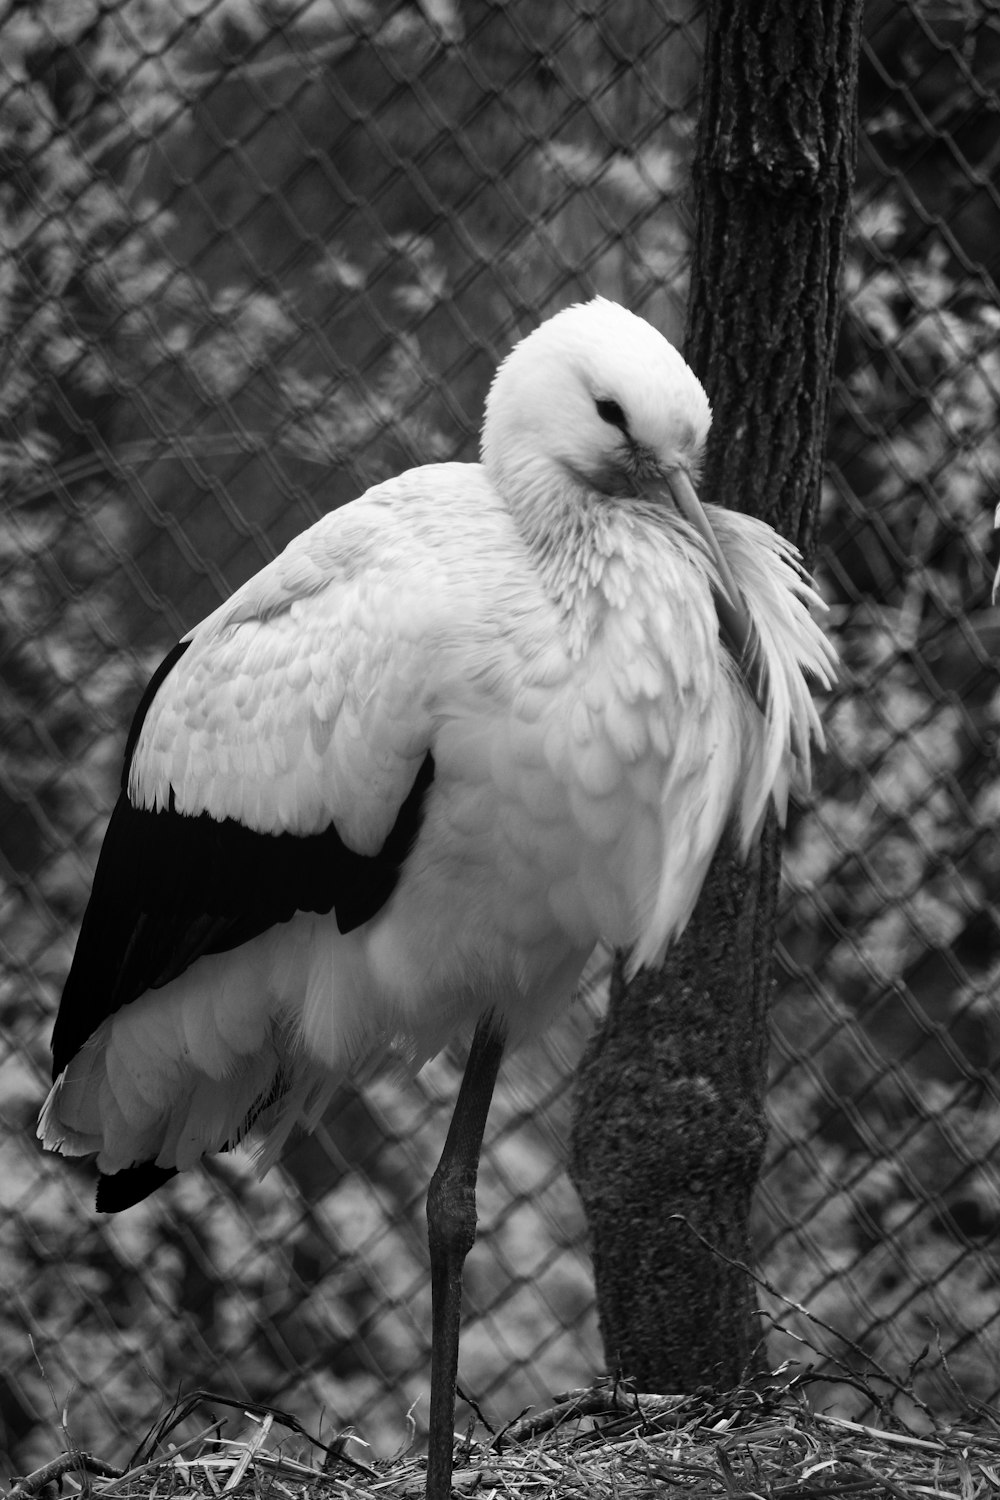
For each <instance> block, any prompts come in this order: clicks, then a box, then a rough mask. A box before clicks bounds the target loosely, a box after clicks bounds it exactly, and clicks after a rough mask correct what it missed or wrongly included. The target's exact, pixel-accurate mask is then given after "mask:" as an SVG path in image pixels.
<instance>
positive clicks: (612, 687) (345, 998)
mask: <svg viewBox="0 0 1000 1500" xmlns="http://www.w3.org/2000/svg"><path fill="white" fill-rule="evenodd" d="M709 421H710V410H709V404H708V400H707V398H706V396H705V392H704V390H703V389H702V387H701V385H700V384H699V382H698V380H697V379H696V378H695V376H694V374H693V373H692V372H691V370H690V369H689V368H688V366H687V365H686V364H685V363H684V360H683V359H682V358H681V356H680V354H678V352H677V351H676V350H675V349H674V348H673V347H672V346H671V345H670V344H668V343H667V342H666V340H665V339H663V338H662V337H661V336H660V334H659V333H657V332H656V331H655V330H654V329H653V328H652V327H651V326H650V325H649V324H648V323H646V322H644V321H643V320H642V319H640V318H638V317H635V316H634V315H633V314H631V313H629V312H626V311H625V310H624V309H623V308H621V307H619V306H617V305H616V304H614V303H612V302H608V301H604V300H602V299H600V298H598V299H596V300H595V301H592V302H589V303H587V304H585V305H582V306H576V307H571V308H568V309H566V310H565V311H563V312H561V313H558V314H557V315H556V316H555V317H553V318H551V319H549V321H548V322H546V323H543V324H542V325H541V327H539V328H538V329H536V330H535V332H533V333H532V334H530V335H529V336H528V337H527V338H526V339H524V340H523V341H522V342H521V343H520V344H518V345H517V347H516V348H515V349H514V350H513V352H512V353H511V354H510V355H509V356H508V358H507V359H506V360H505V361H504V363H503V364H502V365H501V367H500V369H499V371H498V372H497V375H496V378H495V380H494V383H493V387H492V390H491V391H490V395H489V399H488V401H487V405H486V414H485V420H484V425H483V432H482V461H481V463H479V464H457V463H448V464H432V465H427V466H426V467H423V468H418V469H411V470H410V471H408V472H407V473H405V474H401V475H400V476H399V477H398V478H396V479H391V480H388V481H387V482H386V483H384V484H380V485H377V486H375V487H374V488H373V489H370V490H369V491H368V492H367V493H366V494H365V495H363V496H362V497H361V498H360V499H359V500H357V501H355V502H354V503H353V504H351V505H348V506H346V507H344V508H343V509H340V510H338V511H336V512H334V513H333V514H331V515H328V516H325V517H324V518H323V520H321V521H319V522H317V524H316V525H315V526H312V527H311V528H310V529H309V530H308V531H306V532H304V533H303V534H302V535H301V536H299V537H298V538H297V539H296V540H295V541H293V542H292V543H291V545H290V546H289V547H288V548H287V549H286V550H285V552H283V553H282V554H281V556H280V557H278V558H276V559H275V560H274V561H273V562H272V563H270V564H269V565H268V566H267V567H265V568H264V569H262V571H261V572H260V573H258V574H257V575H256V577H254V578H251V579H250V581H249V582H248V583H246V584H244V585H243V587H242V588H240V589H238V590H237V591H236V593H235V594H233V596H232V598H230V599H229V600H228V602H227V603H225V604H223V605H222V606H221V607H220V608H219V609H217V610H216V611H215V612H214V613H213V614H211V615H209V617H208V618H207V619H206V620H204V621H202V623H201V624H200V625H197V626H196V627H195V628H194V629H193V630H191V631H190V632H189V633H188V634H187V635H186V636H185V637H184V639H183V640H182V641H181V642H180V643H179V645H177V646H176V647H175V648H174V649H173V651H171V653H170V654H169V656H168V657H167V658H166V660H165V661H164V662H163V664H162V666H161V667H160V668H159V670H158V671H157V672H156V674H155V676H154V677H153V679H152V681H151V682H150V684H149V686H148V688H147V689H146V692H145V694H144V695H143V698H142V701H141V703H140V704H139V708H138V711H137V713H136V716H135V719H134V721H133V723H132V728H131V731H130V733H129V735H128V741H127V745H126V749H125V766H124V773H123V777H122V791H121V796H120V797H119V800H118V804H117V806H116V808H115V810H114V813H113V814H112V817H111V822H110V824H109V827H108V831H107V835H106V838H105V841H104V846H103V849H102V851H101V856H100V860H99V862H98V866H97V873H96V875H95V878H94V888H93V893H92V895H91V899H90V903H89V905H88V907H87V911H86V915H85V917H84V920H83V927H82V930H81V933H80V938H79V942H78V945H77V949H76V955H75V958H74V961H73V966H72V969H71V971H70V974H69V978H68V979H67V982H66V988H65V992H64V994H63V998H62V1004H61V1007H60V1010H59V1015H58V1018H57V1020H56V1025H55V1032H54V1035H53V1043H52V1045H53V1052H54V1078H55V1083H54V1085H53V1087H52V1090H51V1093H50V1094H49V1096H48V1099H47V1100H46V1103H45V1106H44V1108H43V1110H42V1115H41V1121H40V1125H39V1133H40V1136H41V1138H42V1140H43V1141H44V1143H45V1145H46V1146H48V1147H50V1148H52V1149H54V1150H57V1151H62V1152H64V1153H65V1154H67V1155H71V1156H76V1155H95V1156H96V1158H97V1167H98V1169H99V1172H100V1174H101V1176H100V1185H99V1187H98V1193H97V1206H98V1208H99V1209H102V1210H108V1211H111V1210H115V1209H121V1208H126V1207H128V1206H129V1205H130V1204H132V1203H135V1202H137V1201H139V1200H140V1199H142V1198H144V1197H145V1196H146V1195H147V1194H148V1193H150V1192H152V1191H153V1189H154V1188H156V1187H158V1186H159V1185H160V1184H161V1183H162V1182H164V1181H165V1180H166V1179H167V1178H169V1177H170V1176H172V1174H173V1173H175V1172H178V1171H183V1170H184V1169H185V1168H187V1167H191V1166H193V1165H194V1164H195V1163H196V1162H197V1161H198V1160H199V1159H200V1158H201V1157H202V1156H204V1155H206V1154H207V1153H210V1152H214V1151H220V1150H224V1149H226V1148H228V1147H230V1146H232V1145H234V1144H235V1143H237V1142H239V1141H242V1140H245V1139H247V1138H250V1139H252V1140H254V1141H256V1142H257V1143H258V1147H259V1152H260V1155H259V1165H260V1169H261V1171H264V1170H266V1169H267V1167H269V1166H270V1165H271V1163H272V1162H273V1161H274V1160H275V1159H276V1157H277V1156H278V1154H279V1152H280V1149H281V1147H282V1145H283V1143H284V1142H285V1140H286V1138H287V1136H288V1134H289V1132H290V1130H291V1129H292V1128H293V1126H296V1125H302V1126H304V1127H305V1128H306V1129H309V1128H310V1126H312V1125H314V1124H315V1123H316V1122H317V1121H318V1120H319V1118H320V1116H321V1115H322V1113H323V1110H324V1107H325V1105H326V1103H327V1101H328V1100H329V1098H330V1095H331V1092H332V1090H333V1087H334V1085H335V1083H336V1081H337V1080H338V1079H340V1078H342V1077H343V1075H344V1074H345V1073H347V1072H349V1071H350V1070H352V1069H354V1068H356V1067H358V1066H359V1065H361V1064H366V1065H370V1063H371V1061H372V1059H373V1058H379V1057H382V1056H386V1055H388V1054H392V1056H393V1057H394V1058H396V1059H399V1058H403V1059H405V1061H406V1062H407V1063H408V1064H409V1065H410V1066H411V1067H413V1068H417V1067H419V1066H420V1064H422V1063H423V1062H424V1061H425V1060H426V1059H427V1058H429V1057H431V1056H432V1055H433V1054H435V1053H436V1052H438V1051H439V1050H440V1048H441V1047H442V1046H443V1045H444V1044H445V1043H446V1042H447V1041H449V1039H451V1038H452V1037H453V1036H455V1034H456V1033H457V1032H459V1031H461V1030H463V1029H465V1028H468V1029H470V1030H471V1029H473V1028H474V1032H475V1034H474V1037H473V1040H472V1047H471V1053H470V1057H469V1062H468V1065H467V1067H466V1071H465V1075H464V1078H463V1081H462V1087H461V1090H460V1093H459V1096H458V1101H457V1104H456V1107H455V1114H454V1117H453V1119H452V1124H451V1128H450V1130H449V1133H448V1139H447V1142H446V1144H445V1147H444V1151H443V1154H442V1157H441V1161H440V1163H439V1165H438V1168H437V1170H436V1172H435V1174H434V1177H433V1179H432V1182H431V1187H430V1192H429V1194H428V1201H427V1216H428V1226H429V1239H430V1250H431V1266H432V1281H433V1356H432V1367H431V1418H430V1449H429V1462H428V1478H427V1490H428V1495H429V1496H430V1500H446V1497H447V1495H448V1493H449V1489H450V1474H451V1462H452V1429H453V1423H454V1400H455V1379H456V1372H457V1360H458V1329H459V1318H460V1304H461V1279H462V1268H463V1265H464V1261H465V1256H466V1254H467V1252H468V1250H469V1249H470V1247H471V1245H472V1242H473V1239H474V1236H475V1223H476V1211H475V1180H476V1171H477V1167H478V1161H479V1153H480V1148H481V1144H482V1136H483V1129H484V1125H485V1121H486V1114H487V1110H488V1108H489V1103H490V1098H491V1096H492V1092H493V1086H494V1082H495V1079H496V1074H497V1069H498V1067H499V1064H500V1059H501V1055H502V1053H503V1051H504V1049H505V1047H507V1046H516V1045H518V1044H519V1043H521V1042H523V1041H525V1040H526V1039H527V1038H530V1037H533V1036H535V1035H537V1034H538V1033H539V1032H540V1031H541V1030H542V1029H543V1028H544V1027H545V1026H546V1025H547V1024H548V1023H549V1022H550V1021H551V1020H552V1019H553V1017H554V1016H556V1015H557V1014H558V1013H559V1012H560V1010H562V1009H563V1007H565V1006H566V1005H568V1003H569V1001H570V998H571V996H572V994H573V990H574V986H575V985H576V983H577V980H578V979H579V977H580V974H581V971H582V970H583V968H584V965H585V963H586V961H587V958H588V956H589V955H590V953H591V951H592V950H593V948H594V946H595V943H596V942H597V941H598V940H599V939H604V940H605V941H606V942H608V943H611V944H614V945H615V946H617V947H622V948H627V949H629V950H630V953H631V957H630V960H629V962H630V965H631V969H632V971H633V972H634V971H635V970H637V969H638V968H639V966H640V965H642V964H655V963H657V962H659V961H660V960H661V959H662V958H663V955H664V952H665V950H666V948H667V946H668V944H669V943H670V942H671V940H672V939H674V938H675V937H676V936H677V935H678V934H679V933H680V931H681V930H682V928H683V927H684V925H685V923H686V922H687V920H688V918H689V916H690V915H691V911H692V908H693V907H694V904H695V901H696V899H697V896H698V893H699V890H700V888H701V885H702V882H703V880H704V877H705V873H706V871H707V869H708V865H709V862H710V860H711V858H712V854H713V852H714V850H715V848H716V845H717V844H718V841H719V838H720V836H721V834H722V832H723V829H724V828H725V827H726V825H727V823H729V822H730V820H733V821H734V822H735V826H736V828H737V830H738V833H739V837H740V839H741V841H742V846H743V848H744V850H746V849H747V848H748V847H749V845H750V843H751V841H752V839H753V838H754V835H755V833H756V831H757V830H758V828H759V826H760V824H761V820H762V818H763V816H764V813H765V810H766V807H767V805H768V801H769V799H771V798H773V799H774V800H775V802H776V803H777V805H778V807H779V810H780V809H782V808H783V807H784V803H785V797H786V792H787V789H788V785H789V781H790V779H791V778H792V777H793V776H794V775H795V774H799V775H800V776H803V775H807V774H808V768H809V757H810V748H811V741H812V740H814V739H815V740H818V739H819V735H820V730H819V723H818V720H817V716H816V712H815V709H814V706H813V703H812V700H811V697H810V693H809V689H808V685H807V678H809V677H812V678H815V679H817V680H818V681H819V682H820V683H824V684H825V683H828V682H829V680H830V677H831V673H832V669H833V653H832V651H831V648H830V646H829V645H828V643H827V642H826V640H825V638H824V636H823V634H822V633H821V631H820V630H819V628H818V627H817V625H816V624H815V623H814V622H813V620H812V618H811V617H810V614H809V609H808V606H809V604H810V603H812V602H814V601H815V596H814V594H813V592H812V589H811V588H810V586H809V584H808V581H807V580H806V579H804V577H803V576H802V574H801V573H800V571H799V569H798V566H797V563H796V558H795V553H794V549H793V548H792V547H791V546H790V545H789V544H788V543H787V542H785V541H783V540H782V539H781V538H780V537H779V536H777V535H776V534H775V532H774V531H773V530H771V529H770V528H769V527H768V526H766V525H765V524H763V523H762V522H760V521H758V520H754V519H752V518H751V517H749V516H745V515H740V514H735V513H733V512H730V511H727V510H723V509H718V508H715V507H709V509H708V513H707V514H706V512H705V511H704V510H703V509H702V508H701V506H700V504H699V502H698V499H697V496H696V493H695V490H694V487H693V478H694V477H695V476H696V475H697V471H698V464H699V460H700V457H701V454H702V451H703V448H704V444H705V438H706V434H707V432H708V427H709Z"/></svg>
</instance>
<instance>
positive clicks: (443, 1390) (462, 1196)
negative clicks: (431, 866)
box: [427, 1016, 504, 1500]
mask: <svg viewBox="0 0 1000 1500" xmlns="http://www.w3.org/2000/svg"><path fill="white" fill-rule="evenodd" d="M503 1048H504V1038H503V1034H502V1032H501V1031H500V1030H499V1028H498V1027H497V1026H496V1024H495V1022H494V1021H493V1019H492V1017H491V1016H486V1017H484V1019H483V1020H481V1021H480V1022H479V1025H478V1026H477V1027H476V1034H475V1036H474V1037H473V1038H472V1047H471V1050H470V1052H469V1060H468V1062H467V1063H466V1065H465V1073H464V1075H463V1078H462V1087H461V1088H460V1089H459V1093H458V1101H457V1103H456V1105H455V1112H454V1114H453V1115H452V1117H451V1125H450V1126H449V1128H448V1138H447V1140H446V1141H445V1143H444V1150H443V1151H442V1153H441V1160H440V1161H439V1162H438V1164H437V1169H436V1171H435V1173H434V1176H433V1177H432V1178H431V1183H430V1188H429V1189H428V1192H427V1238H428V1242H429V1244H430V1252H431V1340H432V1342H431V1415H430V1434H429V1440H428V1446H427V1500H448V1497H449V1495H450V1494H451V1467H452V1450H453V1446H454V1440H455V1382H456V1380H457V1379H458V1331H459V1325H460V1323H461V1319H462V1268H463V1266H464V1265H465V1257H466V1256H467V1255H468V1253H469V1251H470V1250H471V1249H472V1245H473V1241H474V1240H475V1238H476V1176H477V1173H478V1171H479V1153H480V1151H481V1149H482V1144H483V1131H484V1130H485V1129H486V1116H487V1114H488V1113H489V1108H490V1100H491V1099H492V1098H493V1086H494V1084H495V1083H496V1078H497V1070H498V1069H499V1067H500V1059H501V1057H502V1056H503Z"/></svg>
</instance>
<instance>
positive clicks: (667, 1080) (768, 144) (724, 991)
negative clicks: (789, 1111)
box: [572, 0, 861, 1391]
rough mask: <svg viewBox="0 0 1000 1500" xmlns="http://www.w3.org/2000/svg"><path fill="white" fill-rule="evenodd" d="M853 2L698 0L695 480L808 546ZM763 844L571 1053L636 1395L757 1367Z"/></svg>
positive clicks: (598, 1268)
mask: <svg viewBox="0 0 1000 1500" xmlns="http://www.w3.org/2000/svg"><path fill="white" fill-rule="evenodd" d="M860 12H861V0H773V3H767V0H711V3H710V5H709V12H708V28H707V39H706V52H705V71H704V77H703V95H702V112H701V120H700V127H699V139H698V148H697V155H696V162H695V190H696V216H697V229H696V237H695V247H694V264H693V277H692V287H691V298H690V305H689V317H688V339H687V350H686V352H687V356H688V359H689V360H690V362H691V364H692V365H693V366H694V368H695V369H696V370H697V372H698V373H699V375H700V376H701V377H702V379H703V380H704V382H705V385H706V387H707V389H708V392H709V395H710V397H711V399H712V404H713V408H714V422H713V428H712V436H711V439H710V443H709V451H708V455H707V460H706V469H705V476H704V481H703V484H702V494H703V497H704V498H706V499H708V500H713V501H716V502H720V503H725V504H728V505H731V506H733V507H734V508H737V509H740V510H744V511H749V512H752V513H754V514H757V515H761V516H764V517H765V518H766V519H767V520H768V521H770V522H771V523H772V524H773V525H775V526H776V527H778V528H779V529H780V530H782V531H784V532H785V533H786V535H789V536H791V537H793V538H794V539H795V540H796V541H797V542H798V544H799V546H800V547H801V548H802V549H803V552H804V553H805V554H806V556H807V558H808V557H809V555H810V554H811V549H812V541H813V531H814V523H815V516H816V510H817V504H818V496H819V479H820V469H821V463H822V453H823V439H824V432H825V426H826V413H827V399H828V389H829V381H830V374H831V368H832V362H833V355H834V349H835V341H836V329H837V320H838V295H837V291H838V283H839V277H840V270H841V263H842V257H843V245H844V230H845V224H846V220H847V214H848V207H849V194H850V187H851V181H852V175H853V166H854V141H855V118H854V97H855V86H856V66H857V46H858V30H859V24H860ZM779 858H780V846H779V837H778V833H777V830H776V828H775V826H774V824H773V821H772V822H771V823H770V824H769V825H768V827H767V828H766V829H765V832H764V836H763V839H762V841H761V846H760V849H759V850H758V851H757V853H756V855H755V856H754V858H753V859H751V861H750V863H749V864H748V865H747V866H741V865H740V863H739V862H738V861H737V860H736V859H735V858H734V853H733V850H732V848H731V846H729V845H728V843H724V844H723V847H722V848H721V849H720V851H719V853H718V855H717V857H716V860H715V862H714V865H713V868H712V871H711V873H710V875H709V879H708V881H707V882H706V885H705V889H704V891H703V893H702V896H701V899H700V902H699V906H698V909H697V911H696V913H695V917H694V919H693V921H692V923H691V926H690V927H689V929H688V931H687V932H686V933H685V935H684V938H683V939H682V941H681V942H680V943H679V944H678V945H677V946H676V947H675V948H674V949H673V950H672V951H671V953H670V955H669V956H668V961H667V964H666V965H665V967H664V968H663V969H662V970H661V971H659V972H656V973H653V972H648V973H642V974H640V975H639V976H638V978H637V979H636V980H635V982H634V983H633V984H631V985H626V984H625V983H624V982H623V979H622V973H621V967H620V965H616V970H615V977H614V981H613V984H612V995H611V1003H610V1008H609V1013H608V1017H607V1021H606V1023H605V1025H604V1026H603V1028H602V1029H601V1031H600V1032H599V1034H598V1035H597V1036H596V1037H595V1038H594V1040H593V1042H592V1043H591V1045H590V1047H589V1049H588V1052H587V1054H586V1056H585V1058H584V1061H583V1064H582V1067H581V1071H580V1080H579V1094H578V1101H577V1117H576V1123H575V1127H574V1138H573V1161H572V1173H573V1178H574V1181H575V1183H576V1185H577V1188H578V1190H579V1192H580V1195H581V1198H582V1199H583V1203H584V1207H585V1209H586V1211H587V1217H588V1220H589V1224H590V1230H591V1237H592V1250H593V1257H594V1271H595V1276H596V1281H597V1296H598V1307H599V1312H600V1318H601V1328H602V1333H603V1337H604V1345H605V1352H606V1356H607V1360H608V1364H609V1367H610V1368H611V1369H617V1370H620V1371H622V1372H623V1373H625V1374H627V1375H629V1376H631V1377H633V1378H634V1379H635V1380H636V1381H637V1382H638V1383H639V1386H640V1388H641V1389H643V1390H654V1391H677V1390H691V1389H693V1388H695V1387H697V1386H699V1385H702V1384H711V1385H714V1386H716V1387H721V1386H726V1385H730V1384H733V1383H735V1382H736V1381H737V1380H739V1379H740V1377H741V1375H742V1374H744V1373H745V1372H746V1371H747V1369H748V1367H749V1368H752V1367H754V1366H755V1365H759V1364H760V1362H761V1361H762V1359H763V1355H762V1352H761V1346H760V1329H759V1326H758V1320H757V1317H756V1302H755V1297H754V1291H753V1286H752V1283H751V1282H750V1280H749V1278H748V1277H747V1276H746V1275H745V1274H744V1273H743V1272H741V1271H740V1270H739V1269H738V1268H736V1267H734V1266H732V1265H731V1264H728V1263H727V1260H725V1259H723V1258H721V1257H728V1259H729V1260H734V1259H735V1260H742V1261H744V1262H746V1261H749V1260H750V1258H751V1249H750V1242H749V1231H748V1219H749V1210H750V1202H751V1198H752V1194H753V1190H754V1187H755V1184H756V1180H757V1176H758V1173H759V1169H760V1164H761V1160H762V1155H763V1149H764V1142H765V1121H764V1110H763V1101H764V1089H765V1083H766V1054H767V1006H768V999H769V995H770V989H771V975H770V957H771V949H772V939H773V928H774V912H775V899H776V892H777V879H778V869H779ZM675 1215H680V1216H683V1219H684V1220H686V1221H687V1223H685V1222H683V1221H681V1220H679V1219H677V1218H675V1217H673V1216H675ZM689 1225H690V1226H692V1227H688V1226H689ZM692 1228H694V1229H696V1230H697V1231H698V1234H700V1235H701V1236H703V1237H704V1239H705V1240H706V1241H708V1243H709V1245H711V1246H713V1247H715V1249H716V1250H717V1251H719V1252H721V1255H719V1254H715V1253H713V1251H712V1250H711V1249H708V1248H706V1246H705V1244H703V1243H702V1242H701V1240H699V1239H698V1237H697V1236H696V1235H695V1234H694V1233H692Z"/></svg>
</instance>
